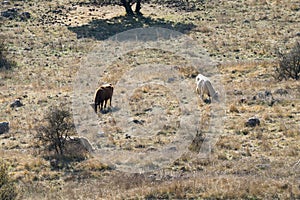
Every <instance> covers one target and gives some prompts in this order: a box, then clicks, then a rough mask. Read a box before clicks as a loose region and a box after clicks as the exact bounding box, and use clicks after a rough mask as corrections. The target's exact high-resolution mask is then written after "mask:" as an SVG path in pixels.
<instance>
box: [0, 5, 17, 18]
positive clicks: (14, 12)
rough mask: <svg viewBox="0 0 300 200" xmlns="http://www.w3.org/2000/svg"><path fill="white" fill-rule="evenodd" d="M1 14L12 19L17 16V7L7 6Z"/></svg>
mask: <svg viewBox="0 0 300 200" xmlns="http://www.w3.org/2000/svg"><path fill="white" fill-rule="evenodd" d="M1 16H2V17H5V18H8V19H10V20H12V19H14V18H16V17H17V16H18V9H17V8H9V9H7V10H5V11H2V12H1Z"/></svg>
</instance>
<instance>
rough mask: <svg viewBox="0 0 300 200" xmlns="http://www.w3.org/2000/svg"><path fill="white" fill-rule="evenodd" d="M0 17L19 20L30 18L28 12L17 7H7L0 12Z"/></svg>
mask: <svg viewBox="0 0 300 200" xmlns="http://www.w3.org/2000/svg"><path fill="white" fill-rule="evenodd" d="M1 17H4V18H7V19H9V20H14V19H19V20H20V21H27V20H28V19H30V18H31V14H30V13H29V12H21V11H20V9H19V8H16V7H14V8H8V9H7V10H5V11H2V12H1Z"/></svg>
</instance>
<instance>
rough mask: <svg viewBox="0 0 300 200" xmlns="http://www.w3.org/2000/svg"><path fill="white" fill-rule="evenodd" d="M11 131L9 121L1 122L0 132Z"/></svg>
mask: <svg viewBox="0 0 300 200" xmlns="http://www.w3.org/2000/svg"><path fill="white" fill-rule="evenodd" d="M8 131H9V122H0V134H3V133H6V132H8Z"/></svg>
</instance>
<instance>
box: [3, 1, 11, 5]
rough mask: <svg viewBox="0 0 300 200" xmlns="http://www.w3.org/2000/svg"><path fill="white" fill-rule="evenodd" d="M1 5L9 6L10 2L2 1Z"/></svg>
mask: <svg viewBox="0 0 300 200" xmlns="http://www.w3.org/2000/svg"><path fill="white" fill-rule="evenodd" d="M2 5H10V1H2Z"/></svg>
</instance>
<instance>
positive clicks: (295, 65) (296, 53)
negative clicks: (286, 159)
mask: <svg viewBox="0 0 300 200" xmlns="http://www.w3.org/2000/svg"><path fill="white" fill-rule="evenodd" d="M275 77H276V78H277V79H278V80H282V79H285V80H287V79H289V78H292V79H295V80H299V79H300V42H297V43H296V45H295V46H294V47H293V49H292V50H291V51H290V52H289V53H286V54H282V53H279V65H278V66H276V67H275Z"/></svg>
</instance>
